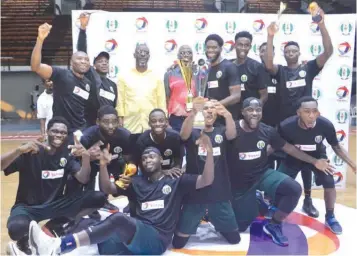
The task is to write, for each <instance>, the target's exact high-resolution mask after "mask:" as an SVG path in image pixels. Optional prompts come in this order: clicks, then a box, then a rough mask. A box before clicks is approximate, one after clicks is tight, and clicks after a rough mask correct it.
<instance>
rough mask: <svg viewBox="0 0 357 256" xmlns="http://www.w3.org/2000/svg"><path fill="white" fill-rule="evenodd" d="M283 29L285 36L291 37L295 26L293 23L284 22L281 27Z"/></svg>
mask: <svg viewBox="0 0 357 256" xmlns="http://www.w3.org/2000/svg"><path fill="white" fill-rule="evenodd" d="M281 29H282V30H283V32H284V34H285V35H287V36H288V35H291V34H292V33H293V31H294V25H293V24H292V23H291V22H284V23H283V24H282V25H281Z"/></svg>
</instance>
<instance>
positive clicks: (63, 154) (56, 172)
mask: <svg viewBox="0 0 357 256" xmlns="http://www.w3.org/2000/svg"><path fill="white" fill-rule="evenodd" d="M80 168H81V165H80V163H79V162H78V161H77V160H76V159H75V158H74V157H72V156H69V150H68V149H67V144H66V145H64V146H63V147H62V149H59V150H58V151H56V153H55V154H54V155H50V154H48V152H47V151H46V150H45V149H43V148H40V151H39V152H38V153H37V154H31V153H27V154H22V155H21V156H19V157H18V158H17V159H16V160H15V161H14V162H12V164H10V165H9V166H8V167H7V168H6V169H5V170H4V173H5V175H6V176H7V175H10V174H11V173H14V172H19V185H18V188H17V194H16V201H15V204H20V203H22V204H26V205H41V204H43V203H45V202H47V203H49V202H52V201H54V200H56V199H58V198H59V197H61V196H62V195H63V189H64V186H65V184H66V181H67V177H68V175H70V174H73V173H75V172H77V171H79V170H80Z"/></svg>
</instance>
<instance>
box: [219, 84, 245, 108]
mask: <svg viewBox="0 0 357 256" xmlns="http://www.w3.org/2000/svg"><path fill="white" fill-rule="evenodd" d="M229 93H230V95H229V96H228V97H227V98H224V99H223V100H221V101H220V103H221V104H222V105H223V106H225V107H227V106H230V105H233V104H235V103H238V102H240V97H241V91H240V85H233V86H229Z"/></svg>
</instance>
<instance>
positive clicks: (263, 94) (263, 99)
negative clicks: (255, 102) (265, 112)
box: [259, 89, 268, 105]
mask: <svg viewBox="0 0 357 256" xmlns="http://www.w3.org/2000/svg"><path fill="white" fill-rule="evenodd" d="M259 95H260V102H261V103H262V104H263V105H264V104H265V102H267V100H268V90H267V89H262V90H259Z"/></svg>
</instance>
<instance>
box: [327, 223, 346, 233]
mask: <svg viewBox="0 0 357 256" xmlns="http://www.w3.org/2000/svg"><path fill="white" fill-rule="evenodd" d="M325 226H326V227H328V228H329V230H331V232H332V233H334V234H336V235H342V231H341V232H335V231H333V229H332V228H331V227H330V225H329V224H328V223H327V222H325Z"/></svg>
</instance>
